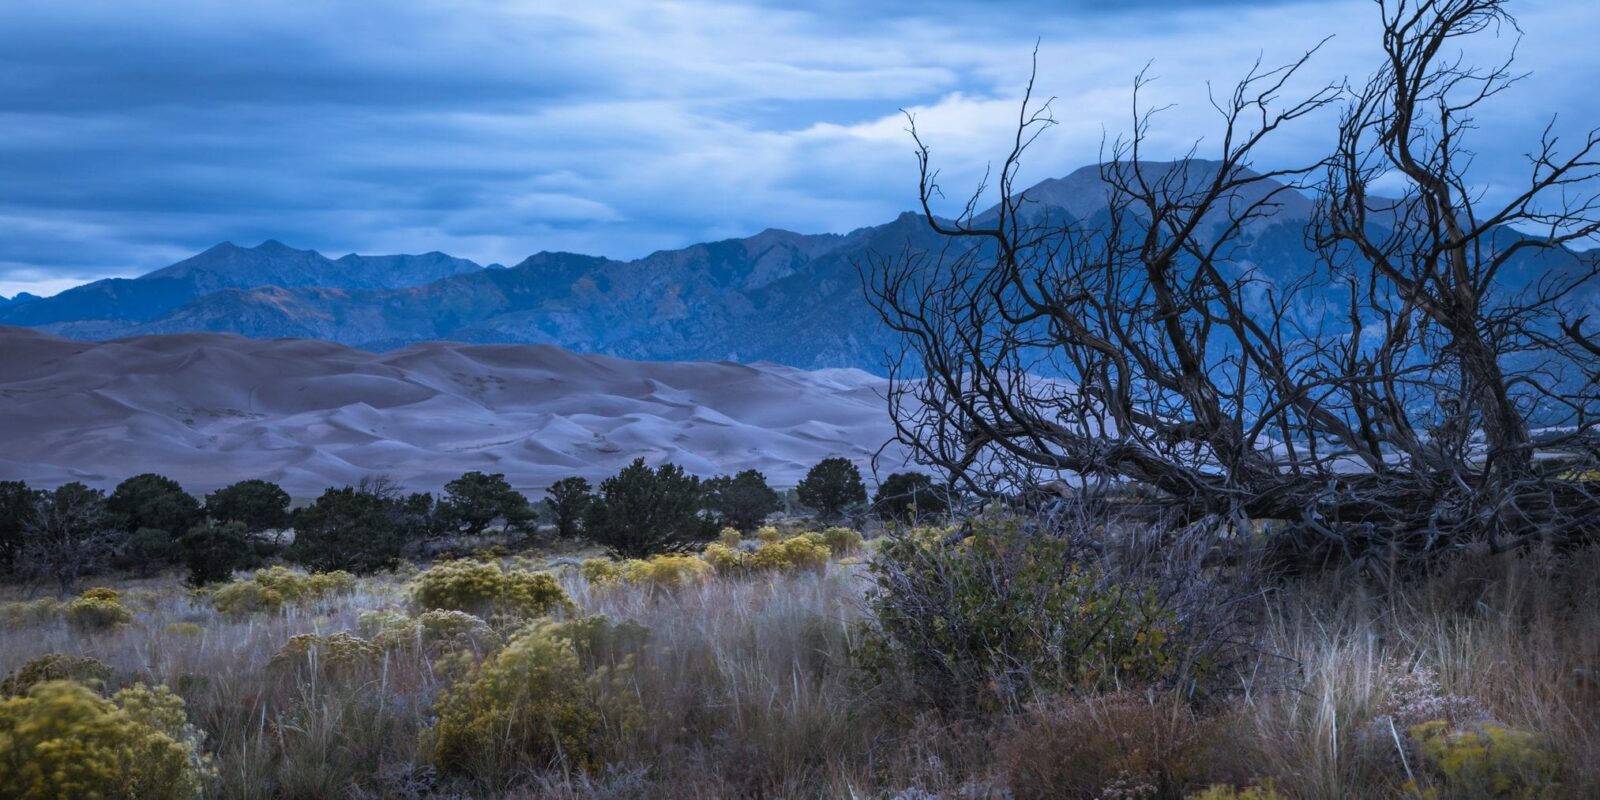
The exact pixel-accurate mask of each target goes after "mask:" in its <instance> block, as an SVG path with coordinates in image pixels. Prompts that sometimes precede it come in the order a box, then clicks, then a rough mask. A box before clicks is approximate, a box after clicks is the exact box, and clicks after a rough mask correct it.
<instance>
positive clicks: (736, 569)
mask: <svg viewBox="0 0 1600 800" xmlns="http://www.w3.org/2000/svg"><path fill="white" fill-rule="evenodd" d="M700 557H701V558H703V559H705V562H706V563H707V564H710V565H711V568H712V569H714V570H716V571H717V572H719V573H735V574H737V573H740V572H743V571H745V570H747V569H749V568H750V554H749V553H747V552H745V551H743V550H740V549H739V548H738V547H737V546H735V547H729V546H727V545H725V544H723V543H721V542H712V543H711V544H708V545H706V549H705V550H703V551H702V552H701V553H700Z"/></svg>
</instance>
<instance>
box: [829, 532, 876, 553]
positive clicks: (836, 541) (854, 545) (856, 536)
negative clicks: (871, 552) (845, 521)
mask: <svg viewBox="0 0 1600 800" xmlns="http://www.w3.org/2000/svg"><path fill="white" fill-rule="evenodd" d="M821 535H822V542H823V544H826V545H827V546H828V549H829V550H831V551H833V554H834V555H836V556H842V555H845V554H847V553H854V552H856V551H858V550H860V549H861V548H862V547H863V546H865V544H866V540H865V539H863V538H862V537H861V532H860V531H858V530H855V529H854V528H839V527H833V528H828V529H826V530H824V531H823V532H822V534H821Z"/></svg>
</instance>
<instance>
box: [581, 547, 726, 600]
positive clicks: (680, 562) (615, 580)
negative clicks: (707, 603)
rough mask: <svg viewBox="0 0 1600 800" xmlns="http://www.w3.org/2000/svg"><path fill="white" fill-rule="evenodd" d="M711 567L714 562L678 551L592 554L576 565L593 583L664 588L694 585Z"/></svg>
mask: <svg viewBox="0 0 1600 800" xmlns="http://www.w3.org/2000/svg"><path fill="white" fill-rule="evenodd" d="M712 546H713V547H714V546H716V545H712ZM714 571H715V568H714V566H713V565H712V564H710V563H708V562H706V561H705V560H703V559H701V558H698V557H696V556H692V555H685V554H680V553H665V554H662V555H654V556H651V557H649V558H630V559H627V560H625V561H611V560H609V559H604V558H591V559H588V560H587V561H584V562H583V564H581V565H580V566H579V567H578V572H579V574H581V575H583V577H584V579H585V580H587V581H588V582H589V583H591V584H593V585H595V586H601V587H604V586H613V585H618V584H628V585H631V586H643V587H647V588H650V589H666V590H671V589H680V588H683V587H685V586H694V585H696V584H699V583H701V582H703V581H705V580H706V579H707V578H709V577H711V575H712V573H713V572H714Z"/></svg>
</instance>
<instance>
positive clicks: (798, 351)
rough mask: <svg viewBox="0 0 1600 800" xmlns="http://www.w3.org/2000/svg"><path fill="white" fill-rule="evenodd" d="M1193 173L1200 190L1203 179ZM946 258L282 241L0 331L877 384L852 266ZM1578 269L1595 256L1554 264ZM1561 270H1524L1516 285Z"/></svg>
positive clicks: (838, 241) (927, 235) (1057, 210)
mask: <svg viewBox="0 0 1600 800" xmlns="http://www.w3.org/2000/svg"><path fill="white" fill-rule="evenodd" d="M1194 163H1195V162H1190V165H1191V166H1193V164H1194ZM1157 166H1158V167H1159V168H1162V169H1166V168H1171V167H1173V166H1174V165H1173V164H1165V165H1157ZM1200 166H1201V169H1200V170H1198V171H1197V172H1200V173H1203V172H1204V168H1205V167H1206V166H1208V165H1206V164H1203V163H1202V164H1201V165H1200ZM1270 188H1271V187H1270V185H1266V184H1260V185H1258V186H1257V187H1256V189H1255V190H1256V191H1264V190H1267V189H1270ZM1105 192H1106V187H1105V184H1104V183H1103V182H1102V181H1101V179H1100V176H1099V168H1098V167H1095V166H1090V167H1085V168H1082V169H1079V170H1077V171H1075V172H1073V173H1071V174H1069V175H1067V176H1065V177H1063V178H1058V179H1050V180H1046V181H1044V182H1042V183H1039V184H1037V185H1035V186H1034V187H1032V188H1030V189H1029V190H1027V192H1025V196H1026V197H1027V198H1028V199H1029V200H1031V201H1033V203H1034V204H1035V205H1034V206H1033V207H1032V208H1033V209H1034V211H1033V212H1032V213H1039V214H1049V215H1052V216H1055V217H1058V218H1063V219H1077V220H1085V221H1090V222H1092V221H1093V220H1094V217H1095V215H1097V214H1100V215H1103V214H1105V213H1106V211H1105V206H1106V204H1105ZM1281 200H1282V202H1281V205H1280V207H1279V209H1278V211H1277V212H1276V213H1275V214H1274V215H1273V216H1272V217H1270V218H1268V219H1265V220H1261V221H1258V222H1256V223H1253V224H1252V225H1251V226H1250V228H1249V229H1247V233H1246V237H1245V239H1244V241H1243V242H1242V247H1240V248H1236V249H1235V250H1234V251H1233V255H1234V259H1235V261H1236V263H1237V264H1238V265H1240V267H1241V268H1251V269H1254V270H1256V271H1257V274H1259V275H1261V276H1264V277H1266V278H1268V279H1280V278H1281V279H1284V280H1292V279H1293V278H1296V277H1298V276H1301V275H1304V274H1306V273H1307V272H1308V271H1310V270H1312V269H1315V268H1316V258H1315V255H1314V254H1313V253H1311V252H1309V251H1308V250H1307V249H1306V246H1305V243H1304V236H1303V229H1304V225H1305V222H1306V220H1307V218H1308V217H1309V214H1310V213H1311V207H1312V202H1311V200H1310V198H1308V197H1306V196H1304V195H1302V194H1300V193H1298V192H1294V191H1292V190H1291V191H1285V192H1284V193H1283V195H1282V197H1281ZM980 219H981V216H980ZM946 244H948V240H946V239H945V238H944V237H941V236H939V235H938V234H936V233H935V232H934V231H932V230H931V229H930V227H929V225H928V224H927V221H926V220H925V219H923V218H922V216H921V215H919V214H912V213H905V214H902V215H900V216H899V217H898V218H896V219H894V220H892V221H889V222H887V223H884V224H881V225H876V226H870V227H865V228H860V229H858V230H855V231H851V232H850V233H846V234H800V233H793V232H789V231H783V230H776V229H769V230H765V231H762V232H760V233H758V234H756V235H754V236H750V237H746V238H742V239H728V240H724V241H719V242H709V243H704V244H696V245H692V246H689V247H686V248H682V249H678V250H664V251H660V252H656V253H652V254H650V255H648V256H645V257H643V258H640V259H636V260H632V261H620V260H613V259H608V258H601V257H596V256H586V255H580V254H575V253H562V252H540V253H537V254H535V255H532V256H529V257H528V258H527V259H525V260H524V261H522V262H521V263H519V264H517V265H515V266H512V267H500V266H499V265H489V266H480V265H478V264H476V263H474V262H472V261H468V260H465V259H459V258H453V257H451V256H447V255H445V254H443V253H427V254H424V255H397V256H360V255H348V256H344V257H342V258H338V259H330V258H327V257H325V256H323V255H321V254H319V253H317V252H315V251H310V250H297V249H295V248H292V247H288V246H286V245H283V244H281V243H279V242H275V241H269V242H266V243H263V244H261V245H259V246H257V247H249V248H246V247H239V246H236V245H233V244H231V243H225V244H221V245H217V246H216V247H213V248H211V249H209V250H206V251H205V252H203V253H200V254H199V255H196V256H194V257H192V258H189V259H187V260H184V261H181V262H179V263H177V264H174V265H172V266H170V267H166V268H164V269H160V270H156V271H155V272H151V273H149V274H147V275H143V276H141V277H138V278H113V279H107V280H100V281H95V282H93V283H89V284H85V285H83V286H79V287H76V288H73V289H69V290H67V291H64V292H61V293H60V294H58V295H55V296H53V297H48V298H31V297H23V298H18V299H15V300H12V301H7V302H0V324H3V325H14V326H26V327H31V328H36V329H40V330H44V331H48V332H51V333H55V334H58V335H62V336H68V337H72V338H78V339H96V340H104V339H114V338H121V337H128V336H139V335H151V334H169V333H190V332H202V331H204V332H219V333H234V334H239V335H242V336H245V337H250V338H257V339H271V338H284V337H298V338H312V339H322V340H326V341H331V342H337V343H340V344H344V345H348V346H352V347H357V348H360V349H364V350H372V351H385V350H391V349H396V348H401V347H406V346H409V345H413V344H417V343H421V342H429V341H442V340H446V341H457V342H468V343H522V344H553V345H559V346H561V347H565V348H568V349H572V350H576V351H580V352H586V353H597V354H605V355H610V356H615V357H619V358H627V359H641V360H679V361H681V360H729V361H737V362H742V363H751V362H756V361H771V362H776V363H781V364H788V365H792V366H795V367H801V368H823V367H855V368H859V369H865V370H868V371H872V372H881V371H882V368H883V364H884V358H885V352H886V351H888V350H890V349H891V348H892V347H893V346H894V344H895V339H894V338H893V334H892V333H891V332H890V331H887V330H885V328H884V326H883V325H882V324H881V321H880V320H879V318H878V316H877V315H876V314H875V313H874V312H873V311H872V309H871V307H870V305H869V304H868V303H867V300H866V298H865V296H864V293H863V291H862V285H861V279H860V273H859V271H858V265H860V264H863V263H865V262H866V261H867V259H869V258H870V257H873V256H883V255H889V254H895V253H900V252H903V251H905V250H908V249H909V250H913V251H918V250H920V251H930V250H934V249H937V248H939V247H942V246H945V245H946ZM1574 257H1576V258H1580V259H1592V258H1595V257H1596V254H1595V253H1594V252H1593V251H1591V252H1590V253H1588V254H1578V255H1576V256H1574V255H1573V254H1566V253H1563V254H1560V255H1559V256H1558V258H1559V259H1565V262H1564V263H1572V262H1571V259H1572V258H1574ZM1561 268H1566V267H1565V266H1563V264H1562V263H1556V262H1554V261H1551V260H1549V259H1548V258H1530V259H1526V260H1525V263H1523V264H1521V265H1520V266H1519V268H1518V269H1517V270H1513V272H1514V273H1520V274H1514V275H1512V276H1511V277H1510V280H1512V281H1515V282H1522V283H1525V282H1527V281H1530V280H1532V279H1533V278H1534V277H1536V276H1537V275H1539V274H1542V273H1543V272H1545V271H1548V270H1550V269H1561ZM1307 313H1309V314H1312V315H1320V314H1321V311H1320V310H1318V309H1315V308H1312V309H1309V310H1308V312H1307Z"/></svg>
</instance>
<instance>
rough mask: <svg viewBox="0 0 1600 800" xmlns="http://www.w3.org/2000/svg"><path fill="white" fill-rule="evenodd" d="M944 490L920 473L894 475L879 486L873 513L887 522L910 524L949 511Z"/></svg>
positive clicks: (874, 495)
mask: <svg viewBox="0 0 1600 800" xmlns="http://www.w3.org/2000/svg"><path fill="white" fill-rule="evenodd" d="M945 491H946V490H945V489H944V487H942V486H938V485H936V484H935V483H934V482H933V478H930V477H928V476H927V475H925V474H923V473H921V472H896V473H894V474H893V475H890V476H889V477H887V478H884V479H883V483H880V484H878V491H877V492H876V493H875V494H873V496H872V510H873V511H875V512H877V514H878V516H880V517H882V518H883V519H884V520H887V521H895V522H903V523H912V522H917V521H919V520H925V519H929V518H932V517H937V516H939V515H941V514H943V513H945V512H946V511H948V510H950V504H949V502H947V501H946V499H945Z"/></svg>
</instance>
